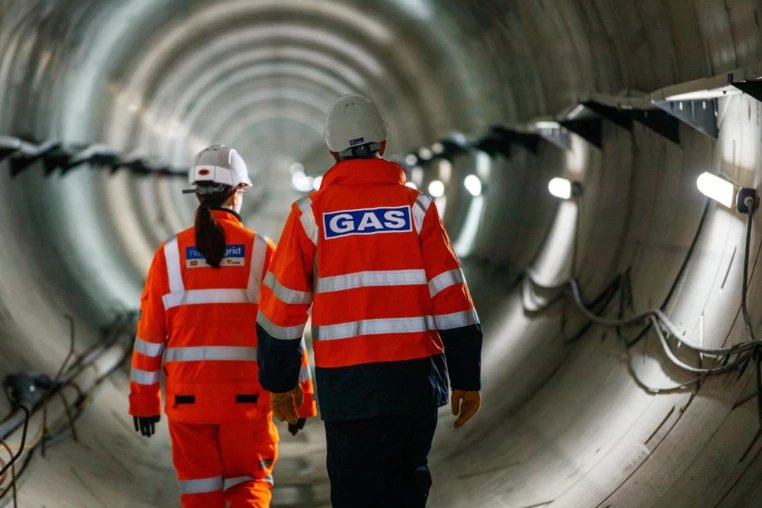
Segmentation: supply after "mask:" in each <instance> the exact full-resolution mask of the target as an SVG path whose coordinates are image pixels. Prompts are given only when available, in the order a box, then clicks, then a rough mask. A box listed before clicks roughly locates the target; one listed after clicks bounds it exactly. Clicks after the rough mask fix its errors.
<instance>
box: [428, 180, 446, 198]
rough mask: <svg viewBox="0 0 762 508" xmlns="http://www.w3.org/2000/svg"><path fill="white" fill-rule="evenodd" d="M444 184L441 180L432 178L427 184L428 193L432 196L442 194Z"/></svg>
mask: <svg viewBox="0 0 762 508" xmlns="http://www.w3.org/2000/svg"><path fill="white" fill-rule="evenodd" d="M444 191H445V186H444V183H442V181H441V180H434V181H432V182H431V183H430V184H429V194H431V196H432V197H434V198H441V197H442V196H444Z"/></svg>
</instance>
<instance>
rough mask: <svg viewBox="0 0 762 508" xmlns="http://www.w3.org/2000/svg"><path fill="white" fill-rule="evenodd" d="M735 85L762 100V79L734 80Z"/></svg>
mask: <svg viewBox="0 0 762 508" xmlns="http://www.w3.org/2000/svg"><path fill="white" fill-rule="evenodd" d="M731 84H732V85H733V86H734V87H736V88H738V89H739V90H741V91H742V92H743V93H745V94H746V95H750V96H751V97H754V98H755V99H757V100H758V101H760V102H762V81H734V82H732V83H731Z"/></svg>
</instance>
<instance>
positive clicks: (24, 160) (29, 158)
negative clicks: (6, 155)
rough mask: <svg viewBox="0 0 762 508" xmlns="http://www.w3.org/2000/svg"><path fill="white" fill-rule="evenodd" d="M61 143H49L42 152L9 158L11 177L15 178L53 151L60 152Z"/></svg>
mask: <svg viewBox="0 0 762 508" xmlns="http://www.w3.org/2000/svg"><path fill="white" fill-rule="evenodd" d="M60 148H61V143H51V144H50V145H48V146H47V147H46V148H45V149H44V150H40V151H39V152H37V153H34V154H20V155H14V156H12V157H11V177H15V176H17V175H18V174H20V173H22V172H23V171H25V170H26V169H28V168H29V166H31V165H32V164H34V163H35V162H37V161H38V160H40V159H44V157H46V156H48V155H49V154H50V153H52V152H53V151H55V150H60ZM46 173H47V171H46Z"/></svg>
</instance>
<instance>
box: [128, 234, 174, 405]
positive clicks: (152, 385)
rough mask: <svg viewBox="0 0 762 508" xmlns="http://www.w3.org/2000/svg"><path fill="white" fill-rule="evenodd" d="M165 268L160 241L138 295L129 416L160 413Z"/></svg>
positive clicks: (164, 327)
mask: <svg viewBox="0 0 762 508" xmlns="http://www.w3.org/2000/svg"><path fill="white" fill-rule="evenodd" d="M166 272H167V269H166V261H165V260H164V249H163V245H162V247H161V248H159V250H158V251H157V252H156V254H155V255H154V258H153V262H152V263H151V268H150V270H149V271H148V279H147V281H146V285H145V288H144V289H143V294H142V296H141V297H140V318H139V319H138V331H137V336H136V337H135V346H134V350H133V352H132V370H131V372H130V410H129V412H130V414H131V415H133V416H145V417H148V416H156V415H160V414H161V390H160V385H159V374H160V372H161V358H162V352H163V351H164V346H165V343H166V338H167V328H166V321H165V319H164V304H163V302H162V294H163V291H162V288H163V286H164V284H163V280H164V276H165V274H166Z"/></svg>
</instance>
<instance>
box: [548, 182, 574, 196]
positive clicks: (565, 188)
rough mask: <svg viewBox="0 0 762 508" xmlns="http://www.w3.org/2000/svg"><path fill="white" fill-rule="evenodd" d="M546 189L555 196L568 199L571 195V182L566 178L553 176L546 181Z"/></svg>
mask: <svg viewBox="0 0 762 508" xmlns="http://www.w3.org/2000/svg"><path fill="white" fill-rule="evenodd" d="M548 190H549V191H550V193H551V194H553V195H554V196H555V197H557V198H560V199H569V198H571V195H572V183H571V182H570V181H569V180H567V179H566V178H554V179H552V180H551V181H550V182H549V183H548Z"/></svg>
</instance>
